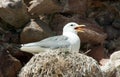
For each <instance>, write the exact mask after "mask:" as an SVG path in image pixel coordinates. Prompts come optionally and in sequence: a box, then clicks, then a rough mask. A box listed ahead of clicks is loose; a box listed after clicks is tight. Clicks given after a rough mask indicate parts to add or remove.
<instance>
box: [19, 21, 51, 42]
mask: <svg viewBox="0 0 120 77" xmlns="http://www.w3.org/2000/svg"><path fill="white" fill-rule="evenodd" d="M51 35H52V31H51V30H50V28H49V27H48V25H47V24H45V23H44V22H42V21H41V20H39V19H35V20H31V22H30V23H28V24H27V25H26V27H25V28H24V29H23V31H22V33H21V34H20V38H21V43H29V42H35V41H40V40H42V39H44V38H46V37H49V36H51Z"/></svg>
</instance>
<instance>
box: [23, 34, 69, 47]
mask: <svg viewBox="0 0 120 77" xmlns="http://www.w3.org/2000/svg"><path fill="white" fill-rule="evenodd" d="M24 46H29V47H30V46H32V47H33V46H37V47H42V48H50V49H57V48H66V47H69V46H70V42H68V38H67V37H65V36H63V35H61V36H54V37H49V38H46V39H44V40H42V41H39V42H34V43H29V44H25V45H24Z"/></svg>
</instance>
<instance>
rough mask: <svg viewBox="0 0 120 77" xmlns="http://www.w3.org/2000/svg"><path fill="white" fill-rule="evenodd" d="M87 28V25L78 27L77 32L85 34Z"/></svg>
mask: <svg viewBox="0 0 120 77" xmlns="http://www.w3.org/2000/svg"><path fill="white" fill-rule="evenodd" d="M85 28H86V25H78V27H76V28H75V30H76V31H78V32H84V30H85Z"/></svg>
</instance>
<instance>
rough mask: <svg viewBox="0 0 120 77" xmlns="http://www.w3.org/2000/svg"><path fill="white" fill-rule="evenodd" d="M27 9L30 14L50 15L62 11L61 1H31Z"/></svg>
mask: <svg viewBox="0 0 120 77" xmlns="http://www.w3.org/2000/svg"><path fill="white" fill-rule="evenodd" d="M30 3H31V5H30V7H29V8H28V9H29V10H28V11H29V12H30V13H31V14H35V15H40V14H50V13H55V12H60V11H61V10H62V8H63V7H62V4H61V3H62V2H61V0H33V1H31V2H30Z"/></svg>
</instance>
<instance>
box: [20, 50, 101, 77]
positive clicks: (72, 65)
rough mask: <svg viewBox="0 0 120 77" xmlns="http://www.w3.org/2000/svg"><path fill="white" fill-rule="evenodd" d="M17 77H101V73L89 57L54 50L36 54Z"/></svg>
mask: <svg viewBox="0 0 120 77" xmlns="http://www.w3.org/2000/svg"><path fill="white" fill-rule="evenodd" d="M18 77H102V72H101V70H100V68H99V65H98V64H97V62H96V61H95V60H94V59H93V58H91V57H88V56H85V55H83V54H80V53H77V52H68V51H64V50H56V51H49V52H45V53H39V54H36V55H35V56H34V57H33V58H32V59H31V60H30V61H29V62H28V63H27V64H26V65H25V66H24V67H23V68H22V70H21V71H20V73H19V76H18Z"/></svg>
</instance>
